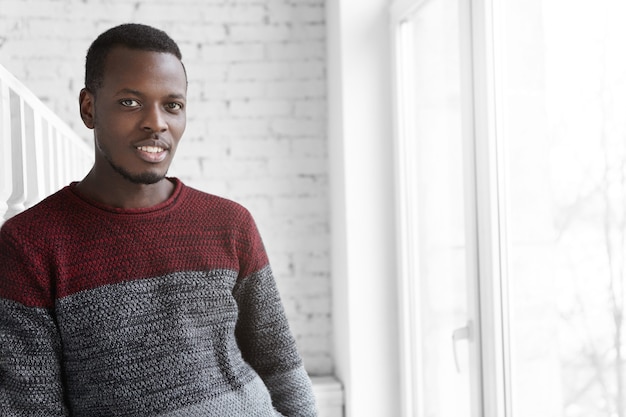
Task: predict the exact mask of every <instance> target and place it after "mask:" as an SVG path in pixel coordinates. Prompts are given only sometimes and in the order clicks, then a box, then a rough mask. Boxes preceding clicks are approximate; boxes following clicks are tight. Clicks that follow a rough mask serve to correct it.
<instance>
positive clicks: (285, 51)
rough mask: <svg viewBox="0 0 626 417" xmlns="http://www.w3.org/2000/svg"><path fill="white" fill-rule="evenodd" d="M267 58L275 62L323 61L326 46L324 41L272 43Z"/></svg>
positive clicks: (268, 47) (268, 46)
mask: <svg viewBox="0 0 626 417" xmlns="http://www.w3.org/2000/svg"><path fill="white" fill-rule="evenodd" d="M267 56H268V58H269V59H270V60H273V61H289V60H294V61H297V60H311V59H313V60H314V59H319V60H321V59H324V58H325V56H326V45H325V43H324V42H322V41H306V42H282V43H270V44H268V45H267Z"/></svg>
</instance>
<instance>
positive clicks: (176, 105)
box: [165, 102, 183, 110]
mask: <svg viewBox="0 0 626 417" xmlns="http://www.w3.org/2000/svg"><path fill="white" fill-rule="evenodd" d="M165 107H166V108H167V109H168V110H182V109H183V105H182V103H177V102H172V103H167V104H166V105H165Z"/></svg>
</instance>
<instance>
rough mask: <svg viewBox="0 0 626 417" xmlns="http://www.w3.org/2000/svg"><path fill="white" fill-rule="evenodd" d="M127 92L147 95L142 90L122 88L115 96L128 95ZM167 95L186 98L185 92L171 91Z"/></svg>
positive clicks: (179, 98)
mask: <svg viewBox="0 0 626 417" xmlns="http://www.w3.org/2000/svg"><path fill="white" fill-rule="evenodd" d="M126 94H131V95H135V96H138V97H145V94H143V93H142V92H141V91H139V90H133V89H132V88H122V89H121V90H119V91H118V92H117V93H115V96H121V95H126ZM166 97H168V98H171V99H177V100H186V97H185V95H184V94H178V93H170V94H168V95H167V96H166Z"/></svg>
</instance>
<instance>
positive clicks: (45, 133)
mask: <svg viewBox="0 0 626 417" xmlns="http://www.w3.org/2000/svg"><path fill="white" fill-rule="evenodd" d="M51 131H52V126H51V124H50V123H49V122H48V120H46V119H45V118H42V120H41V153H42V161H43V162H42V164H41V165H42V167H43V173H44V174H43V190H42V191H43V193H44V194H45V195H50V194H52V193H53V192H54V191H56V190H54V188H53V186H54V183H53V180H52V175H51V173H52V157H53V154H52V144H51V143H50V142H51V134H50V132H51Z"/></svg>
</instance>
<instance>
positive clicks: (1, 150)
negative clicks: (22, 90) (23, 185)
mask: <svg viewBox="0 0 626 417" xmlns="http://www.w3.org/2000/svg"><path fill="white" fill-rule="evenodd" d="M10 100H11V97H10V95H9V86H8V85H7V84H6V82H4V81H3V80H2V79H1V78H0V224H2V222H3V221H4V220H5V219H7V218H8V216H6V212H7V209H8V208H9V206H8V203H7V200H8V199H9V197H10V196H11V191H13V173H12V172H11V165H12V164H11V103H10Z"/></svg>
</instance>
